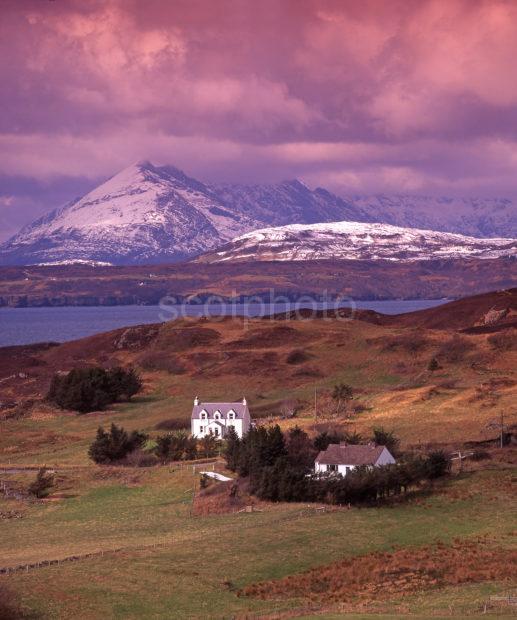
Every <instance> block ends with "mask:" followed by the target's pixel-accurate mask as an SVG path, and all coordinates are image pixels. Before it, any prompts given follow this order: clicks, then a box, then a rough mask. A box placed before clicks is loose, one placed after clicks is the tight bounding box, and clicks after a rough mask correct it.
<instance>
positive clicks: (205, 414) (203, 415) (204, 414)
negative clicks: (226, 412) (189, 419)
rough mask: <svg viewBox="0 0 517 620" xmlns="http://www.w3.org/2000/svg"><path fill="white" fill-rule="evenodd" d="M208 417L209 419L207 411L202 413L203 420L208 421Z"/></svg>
mask: <svg viewBox="0 0 517 620" xmlns="http://www.w3.org/2000/svg"><path fill="white" fill-rule="evenodd" d="M207 417H208V416H207V413H206V411H202V412H201V419H202V420H206V419H207Z"/></svg>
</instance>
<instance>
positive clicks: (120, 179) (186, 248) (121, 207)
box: [0, 162, 260, 264]
mask: <svg viewBox="0 0 517 620" xmlns="http://www.w3.org/2000/svg"><path fill="white" fill-rule="evenodd" d="M259 225H260V223H259V222H256V221H254V220H250V219H248V218H247V217H246V216H242V215H241V214H239V213H238V212H236V211H234V210H233V209H232V208H231V207H229V208H228V207H226V206H225V205H223V204H222V203H221V202H220V201H219V200H218V198H217V196H215V195H214V194H213V193H212V192H211V190H210V189H209V188H208V187H206V186H204V185H203V184H202V183H199V182H198V181H196V180H194V179H190V178H189V177H187V176H186V175H185V174H184V173H182V172H181V171H180V170H177V169H176V168H173V167H168V166H165V167H155V166H153V165H152V164H150V163H148V162H142V163H138V164H135V165H133V166H130V167H128V168H126V169H125V170H122V171H121V172H120V173H118V174H117V175H115V176H114V177H112V178H111V179H109V180H108V181H106V182H105V183H103V184H102V185H100V186H99V187H97V188H95V189H94V190H93V191H91V192H90V193H89V194H87V195H86V196H84V197H83V198H82V199H80V200H78V201H75V202H72V203H70V204H68V205H66V206H65V207H63V208H61V209H58V210H56V211H54V212H52V213H50V214H49V215H47V216H45V217H43V218H41V219H40V220H38V221H36V222H34V223H33V224H31V225H29V226H26V227H25V228H24V229H22V230H21V231H20V232H19V233H18V235H16V236H15V237H13V238H12V239H10V240H9V241H8V242H7V243H5V244H4V245H3V246H1V248H0V262H1V263H3V264H20V263H22V264H23V263H25V264H32V263H42V262H54V261H70V260H94V261H104V262H111V263H114V264H128V263H135V262H139V263H142V262H152V261H158V260H179V259H183V258H185V257H187V256H191V255H193V254H199V253H200V252H205V251H207V250H210V249H212V248H215V247H217V246H219V245H221V243H224V242H225V241H227V240H228V239H231V238H232V237H234V236H235V235H236V234H239V233H242V232H245V231H248V230H250V229H253V228H256V227H257V226H259Z"/></svg>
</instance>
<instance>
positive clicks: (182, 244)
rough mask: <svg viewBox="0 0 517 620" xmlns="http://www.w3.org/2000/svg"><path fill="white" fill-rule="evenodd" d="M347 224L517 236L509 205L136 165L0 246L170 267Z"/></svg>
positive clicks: (2, 256)
mask: <svg viewBox="0 0 517 620" xmlns="http://www.w3.org/2000/svg"><path fill="white" fill-rule="evenodd" d="M345 220H346V221H351V222H364V223H372V222H385V223H388V224H394V225H397V226H402V227H404V228H419V229H433V230H444V231H449V232H461V233H462V234H468V235H471V236H473V237H489V236H491V237H512V238H513V237H517V208H516V204H515V203H513V202H512V201H510V200H470V199H449V198H429V197H418V196H416V197H415V196H413V197H411V196H402V195H401V196H374V197H365V196H351V197H348V198H340V197H339V196H336V195H334V194H331V193H330V192H328V191H327V190H325V189H322V188H317V189H315V190H311V189H310V188H309V187H307V186H306V185H305V184H304V183H303V182H301V181H299V180H293V181H285V182H283V183H278V184H269V185H266V184H263V185H249V186H247V185H228V184H219V185H218V184H213V185H208V184H204V183H201V182H199V181H197V180H196V179H193V178H191V177H188V176H187V175H186V174H184V173H183V172H182V171H181V170H178V169H177V168H174V167H172V166H154V165H153V164H151V163H149V162H140V163H138V164H134V165H132V166H129V167H128V168H126V169H124V170H122V171H121V172H119V173H118V174H116V175H115V176H114V177H112V178H111V179H108V180H107V181H106V182H105V183H102V184H101V185H99V186H98V187H97V188H95V189H94V190H93V191H91V192H90V193H89V194H87V195H86V196H84V197H83V198H81V199H79V200H75V201H73V202H71V203H69V204H68V205H66V206H64V207H62V208H60V209H56V210H55V211H53V212H51V213H49V214H48V215H46V216H44V217H42V218H40V219H39V220H37V221H36V222H33V223H32V224H30V225H28V226H26V227H25V228H23V229H22V230H21V231H20V232H19V233H18V234H17V235H15V236H14V237H13V238H11V239H10V240H8V241H7V242H5V243H4V244H3V245H1V246H0V264H3V265H22V264H40V263H55V262H67V263H70V262H76V261H94V262H101V263H112V264H114V265H127V264H142V263H151V262H154V263H157V262H174V261H178V260H184V259H186V258H191V257H193V256H196V255H199V254H202V253H206V252H210V251H212V250H214V249H215V248H218V247H220V246H221V245H223V244H225V243H226V242H228V241H229V240H231V239H234V238H235V237H237V236H239V235H242V234H244V233H247V232H249V231H253V230H257V229H260V228H264V227H272V226H284V225H290V224H313V223H318V222H320V223H321V222H342V221H345Z"/></svg>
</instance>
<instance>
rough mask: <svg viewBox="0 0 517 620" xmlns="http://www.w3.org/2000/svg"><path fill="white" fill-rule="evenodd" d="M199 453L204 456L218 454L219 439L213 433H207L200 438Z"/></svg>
mask: <svg viewBox="0 0 517 620" xmlns="http://www.w3.org/2000/svg"><path fill="white" fill-rule="evenodd" d="M198 449H199V453H200V454H201V456H202V457H204V458H210V457H212V456H217V454H218V452H219V441H218V440H217V439H216V438H215V437H214V436H213V435H205V436H204V437H203V438H201V439H200V440H199V446H198Z"/></svg>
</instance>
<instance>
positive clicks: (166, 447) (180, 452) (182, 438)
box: [155, 431, 197, 462]
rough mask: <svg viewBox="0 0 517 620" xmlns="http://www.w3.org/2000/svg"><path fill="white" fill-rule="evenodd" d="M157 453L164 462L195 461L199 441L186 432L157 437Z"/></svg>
mask: <svg viewBox="0 0 517 620" xmlns="http://www.w3.org/2000/svg"><path fill="white" fill-rule="evenodd" d="M155 453H156V455H157V457H158V458H159V459H160V460H162V461H164V462H167V461H181V460H191V459H195V458H196V456H197V441H196V439H195V438H194V437H191V436H189V435H188V434H187V433H186V432H185V431H177V432H175V433H170V434H169V435H164V436H160V437H157V439H156V450H155Z"/></svg>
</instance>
